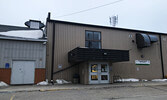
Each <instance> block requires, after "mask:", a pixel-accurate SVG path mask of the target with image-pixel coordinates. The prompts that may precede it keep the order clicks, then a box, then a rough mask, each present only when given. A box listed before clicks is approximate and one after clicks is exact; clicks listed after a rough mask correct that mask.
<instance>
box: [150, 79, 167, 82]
mask: <svg viewBox="0 0 167 100" xmlns="http://www.w3.org/2000/svg"><path fill="white" fill-rule="evenodd" d="M151 81H153V82H166V81H167V79H153V80H151Z"/></svg>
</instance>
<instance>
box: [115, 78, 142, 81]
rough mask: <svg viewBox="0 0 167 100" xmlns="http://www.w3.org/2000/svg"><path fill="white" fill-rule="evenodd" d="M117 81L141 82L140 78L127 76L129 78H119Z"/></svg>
mask: <svg viewBox="0 0 167 100" xmlns="http://www.w3.org/2000/svg"><path fill="white" fill-rule="evenodd" d="M116 82H139V79H135V78H127V79H118V80H116Z"/></svg>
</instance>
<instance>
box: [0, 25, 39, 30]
mask: <svg viewBox="0 0 167 100" xmlns="http://www.w3.org/2000/svg"><path fill="white" fill-rule="evenodd" d="M0 26H6V27H17V28H26V29H29V30H40V29H34V28H28V27H24V26H14V25H4V24H0Z"/></svg>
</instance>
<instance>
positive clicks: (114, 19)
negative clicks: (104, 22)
mask: <svg viewBox="0 0 167 100" xmlns="http://www.w3.org/2000/svg"><path fill="white" fill-rule="evenodd" d="M109 21H110V25H111V26H113V27H115V26H116V25H117V24H118V15H113V16H112V17H109Z"/></svg>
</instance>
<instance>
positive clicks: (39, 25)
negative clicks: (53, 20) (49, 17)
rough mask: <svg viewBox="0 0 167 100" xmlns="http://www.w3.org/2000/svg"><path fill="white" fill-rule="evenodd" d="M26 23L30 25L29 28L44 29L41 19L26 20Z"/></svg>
mask: <svg viewBox="0 0 167 100" xmlns="http://www.w3.org/2000/svg"><path fill="white" fill-rule="evenodd" d="M25 25H26V26H28V27H29V28H34V29H42V28H43V27H44V24H43V23H41V21H37V20H29V21H27V22H25Z"/></svg>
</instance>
